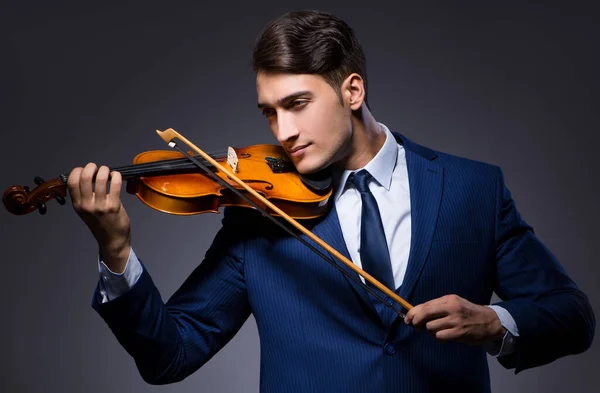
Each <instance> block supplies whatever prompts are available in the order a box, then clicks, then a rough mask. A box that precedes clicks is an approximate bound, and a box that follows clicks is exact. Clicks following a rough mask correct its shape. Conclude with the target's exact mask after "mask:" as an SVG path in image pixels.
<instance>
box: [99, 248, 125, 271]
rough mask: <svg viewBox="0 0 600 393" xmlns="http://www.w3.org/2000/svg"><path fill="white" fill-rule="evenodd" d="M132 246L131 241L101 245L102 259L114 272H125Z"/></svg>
mask: <svg viewBox="0 0 600 393" xmlns="http://www.w3.org/2000/svg"><path fill="white" fill-rule="evenodd" d="M130 248H131V247H130V244H129V242H125V243H122V244H121V245H118V246H115V245H113V246H104V247H100V250H99V253H100V259H101V260H102V262H104V263H105V264H106V266H107V267H108V268H109V269H110V270H111V271H112V272H115V273H117V274H120V273H123V271H124V270H125V267H126V266H127V260H128V259H129V253H130Z"/></svg>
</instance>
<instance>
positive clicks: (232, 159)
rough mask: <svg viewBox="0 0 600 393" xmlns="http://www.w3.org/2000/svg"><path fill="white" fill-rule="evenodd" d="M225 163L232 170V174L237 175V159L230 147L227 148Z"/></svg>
mask: <svg viewBox="0 0 600 393" xmlns="http://www.w3.org/2000/svg"><path fill="white" fill-rule="evenodd" d="M227 163H228V164H229V166H230V167H231V169H232V170H233V173H238V157H237V154H236V152H235V150H233V147H231V146H229V147H228V148H227Z"/></svg>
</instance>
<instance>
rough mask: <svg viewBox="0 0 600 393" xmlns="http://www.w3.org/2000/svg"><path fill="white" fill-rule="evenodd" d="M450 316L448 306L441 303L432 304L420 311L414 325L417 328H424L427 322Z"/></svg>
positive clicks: (414, 318)
mask: <svg viewBox="0 0 600 393" xmlns="http://www.w3.org/2000/svg"><path fill="white" fill-rule="evenodd" d="M448 314H449V312H448V309H447V306H446V305H445V304H444V303H441V302H430V303H429V304H427V305H423V307H422V308H421V309H420V310H419V312H418V313H416V314H415V316H414V317H413V319H412V324H413V326H415V327H422V325H424V324H425V322H427V321H429V320H432V319H436V318H442V317H445V316H447V315H448Z"/></svg>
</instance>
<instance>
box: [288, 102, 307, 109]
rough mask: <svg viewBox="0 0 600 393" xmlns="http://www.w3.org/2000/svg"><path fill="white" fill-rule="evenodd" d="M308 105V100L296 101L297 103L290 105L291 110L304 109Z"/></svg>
mask: <svg viewBox="0 0 600 393" xmlns="http://www.w3.org/2000/svg"><path fill="white" fill-rule="evenodd" d="M307 103H308V101H306V100H296V101H292V102H291V103H290V108H296V109H299V108H302V107H304V106H305V105H306V104H307Z"/></svg>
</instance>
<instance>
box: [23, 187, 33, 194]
mask: <svg viewBox="0 0 600 393" xmlns="http://www.w3.org/2000/svg"><path fill="white" fill-rule="evenodd" d="M23 189H24V190H25V192H26V193H28V194H29V193H30V192H31V190H30V189H29V187H27V186H23Z"/></svg>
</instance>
